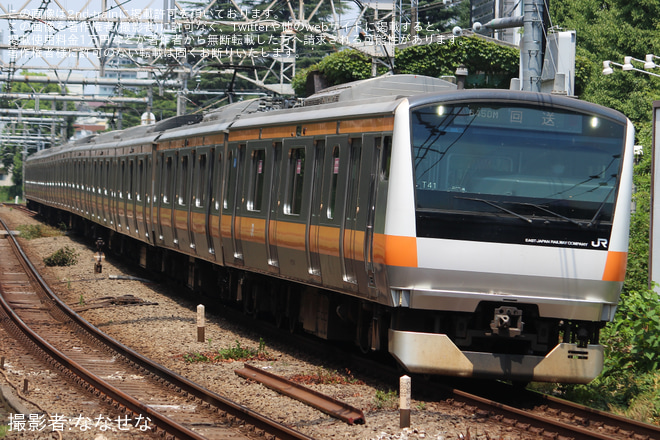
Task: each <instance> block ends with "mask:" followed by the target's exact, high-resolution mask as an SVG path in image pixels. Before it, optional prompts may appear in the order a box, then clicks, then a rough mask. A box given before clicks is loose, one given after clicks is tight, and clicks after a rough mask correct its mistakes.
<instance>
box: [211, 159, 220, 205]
mask: <svg viewBox="0 0 660 440" xmlns="http://www.w3.org/2000/svg"><path fill="white" fill-rule="evenodd" d="M216 153H217V160H216V162H215V166H214V167H212V168H214V169H213V170H212V171H211V174H213V175H214V177H215V182H214V183H213V190H212V191H213V194H212V195H211V203H212V204H213V210H214V211H215V212H218V211H220V189H221V188H222V171H223V168H222V153H221V152H220V149H217V150H216ZM211 157H213V156H211Z"/></svg>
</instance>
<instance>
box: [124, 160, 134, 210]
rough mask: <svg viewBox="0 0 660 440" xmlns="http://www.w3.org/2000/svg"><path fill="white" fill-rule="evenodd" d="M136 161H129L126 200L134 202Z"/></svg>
mask: <svg viewBox="0 0 660 440" xmlns="http://www.w3.org/2000/svg"><path fill="white" fill-rule="evenodd" d="M134 173H135V161H134V160H133V159H131V160H129V161H128V191H126V198H127V199H128V200H133V189H134V188H135V177H134V176H133V175H134Z"/></svg>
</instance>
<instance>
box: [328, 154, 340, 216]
mask: <svg viewBox="0 0 660 440" xmlns="http://www.w3.org/2000/svg"><path fill="white" fill-rule="evenodd" d="M340 165H341V164H340V161H339V145H335V146H334V148H333V149H332V163H331V164H330V166H331V167H332V174H331V175H332V177H331V181H330V194H329V195H328V210H327V212H326V216H327V217H328V220H332V219H333V218H335V207H336V205H337V184H338V183H339V169H340V168H339V167H340Z"/></svg>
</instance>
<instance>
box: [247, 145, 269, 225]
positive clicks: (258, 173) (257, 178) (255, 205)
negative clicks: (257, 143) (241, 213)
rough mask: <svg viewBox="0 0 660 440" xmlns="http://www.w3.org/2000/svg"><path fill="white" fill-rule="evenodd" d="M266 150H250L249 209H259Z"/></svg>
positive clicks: (261, 199) (262, 191) (258, 210)
mask: <svg viewBox="0 0 660 440" xmlns="http://www.w3.org/2000/svg"><path fill="white" fill-rule="evenodd" d="M265 158H266V151H265V150H264V149H259V150H254V151H252V158H251V162H250V188H249V191H250V192H249V197H248V201H247V208H248V210H249V211H256V212H260V211H261V202H262V201H263V193H264V162H265Z"/></svg>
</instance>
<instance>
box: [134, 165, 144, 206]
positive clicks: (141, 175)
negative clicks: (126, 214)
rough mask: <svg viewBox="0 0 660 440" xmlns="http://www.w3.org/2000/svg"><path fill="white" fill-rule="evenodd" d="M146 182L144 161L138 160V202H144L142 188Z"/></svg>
mask: <svg viewBox="0 0 660 440" xmlns="http://www.w3.org/2000/svg"><path fill="white" fill-rule="evenodd" d="M143 181H144V159H140V160H138V178H137V191H136V193H135V199H136V200H137V201H138V202H141V201H142V186H143V183H142V182H143Z"/></svg>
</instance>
